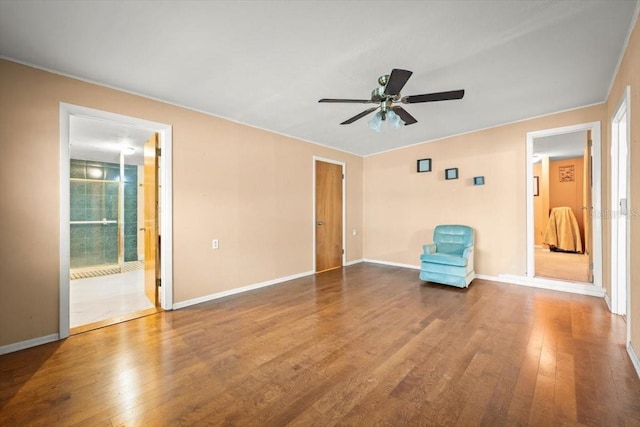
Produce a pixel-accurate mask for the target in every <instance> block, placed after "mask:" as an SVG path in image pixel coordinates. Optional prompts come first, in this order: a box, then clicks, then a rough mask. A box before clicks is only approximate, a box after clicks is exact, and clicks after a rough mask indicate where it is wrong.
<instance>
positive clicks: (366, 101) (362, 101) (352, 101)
mask: <svg viewBox="0 0 640 427" xmlns="http://www.w3.org/2000/svg"><path fill="white" fill-rule="evenodd" d="M318 102H344V103H349V104H370V103H371V102H372V101H371V100H370V99H333V98H322V99H321V100H319V101H318Z"/></svg>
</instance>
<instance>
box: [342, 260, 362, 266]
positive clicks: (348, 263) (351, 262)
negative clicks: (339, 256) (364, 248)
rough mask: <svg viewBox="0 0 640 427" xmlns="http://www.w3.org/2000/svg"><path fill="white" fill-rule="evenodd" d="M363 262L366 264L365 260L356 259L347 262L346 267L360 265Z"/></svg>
mask: <svg viewBox="0 0 640 427" xmlns="http://www.w3.org/2000/svg"><path fill="white" fill-rule="evenodd" d="M361 262H364V259H362V258H360V259H354V260H353V261H347V262H345V263H344V266H345V267H348V266H350V265H354V264H360V263H361Z"/></svg>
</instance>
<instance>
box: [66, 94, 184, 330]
mask: <svg viewBox="0 0 640 427" xmlns="http://www.w3.org/2000/svg"><path fill="white" fill-rule="evenodd" d="M60 129H61V131H60V330H59V334H60V338H65V337H67V336H68V335H69V333H70V330H71V328H72V327H73V328H74V333H77V332H81V331H83V330H88V329H91V328H92V327H93V326H92V325H97V326H96V327H100V326H104V324H110V323H109V322H111V323H116V322H118V321H123V320H127V319H129V318H135V317H138V316H139V315H145V314H148V313H150V312H155V311H156V307H161V308H162V309H165V310H166V309H172V305H173V292H172V291H173V290H172V280H171V277H172V274H171V271H172V256H171V253H172V251H171V241H172V227H171V224H172V221H171V202H172V194H171V150H170V147H171V127H170V126H168V125H164V124H160V123H154V122H149V121H146V120H141V119H137V118H133V117H127V116H121V115H118V114H113V113H108V112H104V111H99V110H93V109H89V108H85V107H80V106H75V105H71V104H65V103H61V104H60ZM81 133H84V134H85V135H84V136H83V138H80V137H79V134H81ZM162 154H164V155H162ZM159 236H162V238H163V243H164V244H163V245H160V239H159ZM161 259H162V260H163V262H162V263H160V260H161ZM145 276H146V280H145ZM145 283H146V284H147V285H146V289H145ZM72 297H73V298H72ZM72 313H73V323H72V322H71V321H72ZM83 325H86V326H83Z"/></svg>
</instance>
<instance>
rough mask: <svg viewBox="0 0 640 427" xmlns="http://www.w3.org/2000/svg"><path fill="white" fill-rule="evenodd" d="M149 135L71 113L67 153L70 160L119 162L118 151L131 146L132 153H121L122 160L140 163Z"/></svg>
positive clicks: (142, 160) (116, 124) (141, 130)
mask: <svg viewBox="0 0 640 427" xmlns="http://www.w3.org/2000/svg"><path fill="white" fill-rule="evenodd" d="M152 134H153V132H152V131H150V130H147V129H143V128H138V127H135V126H133V125H129V126H127V125H124V124H122V123H117V122H112V121H106V120H96V119H89V118H86V117H79V116H71V123H70V126H69V154H70V157H71V158H72V159H78V160H96V161H101V162H108V163H120V153H121V152H125V153H127V150H126V149H127V148H131V150H132V151H133V153H130V154H126V155H125V158H124V163H126V164H128V165H143V164H144V143H145V142H146V141H147V140H149V137H151V135H152Z"/></svg>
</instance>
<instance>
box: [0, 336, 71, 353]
mask: <svg viewBox="0 0 640 427" xmlns="http://www.w3.org/2000/svg"><path fill="white" fill-rule="evenodd" d="M59 339H60V335H58V334H51V335H45V336H44V337H38V338H33V339H30V340H26V341H20V342H16V343H13V344H7V345H3V346H0V354H7V353H13V352H14V351H20V350H24V349H25V348H31V347H36V346H38V345H42V344H48V343H50V342H54V341H58V340H59Z"/></svg>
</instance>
